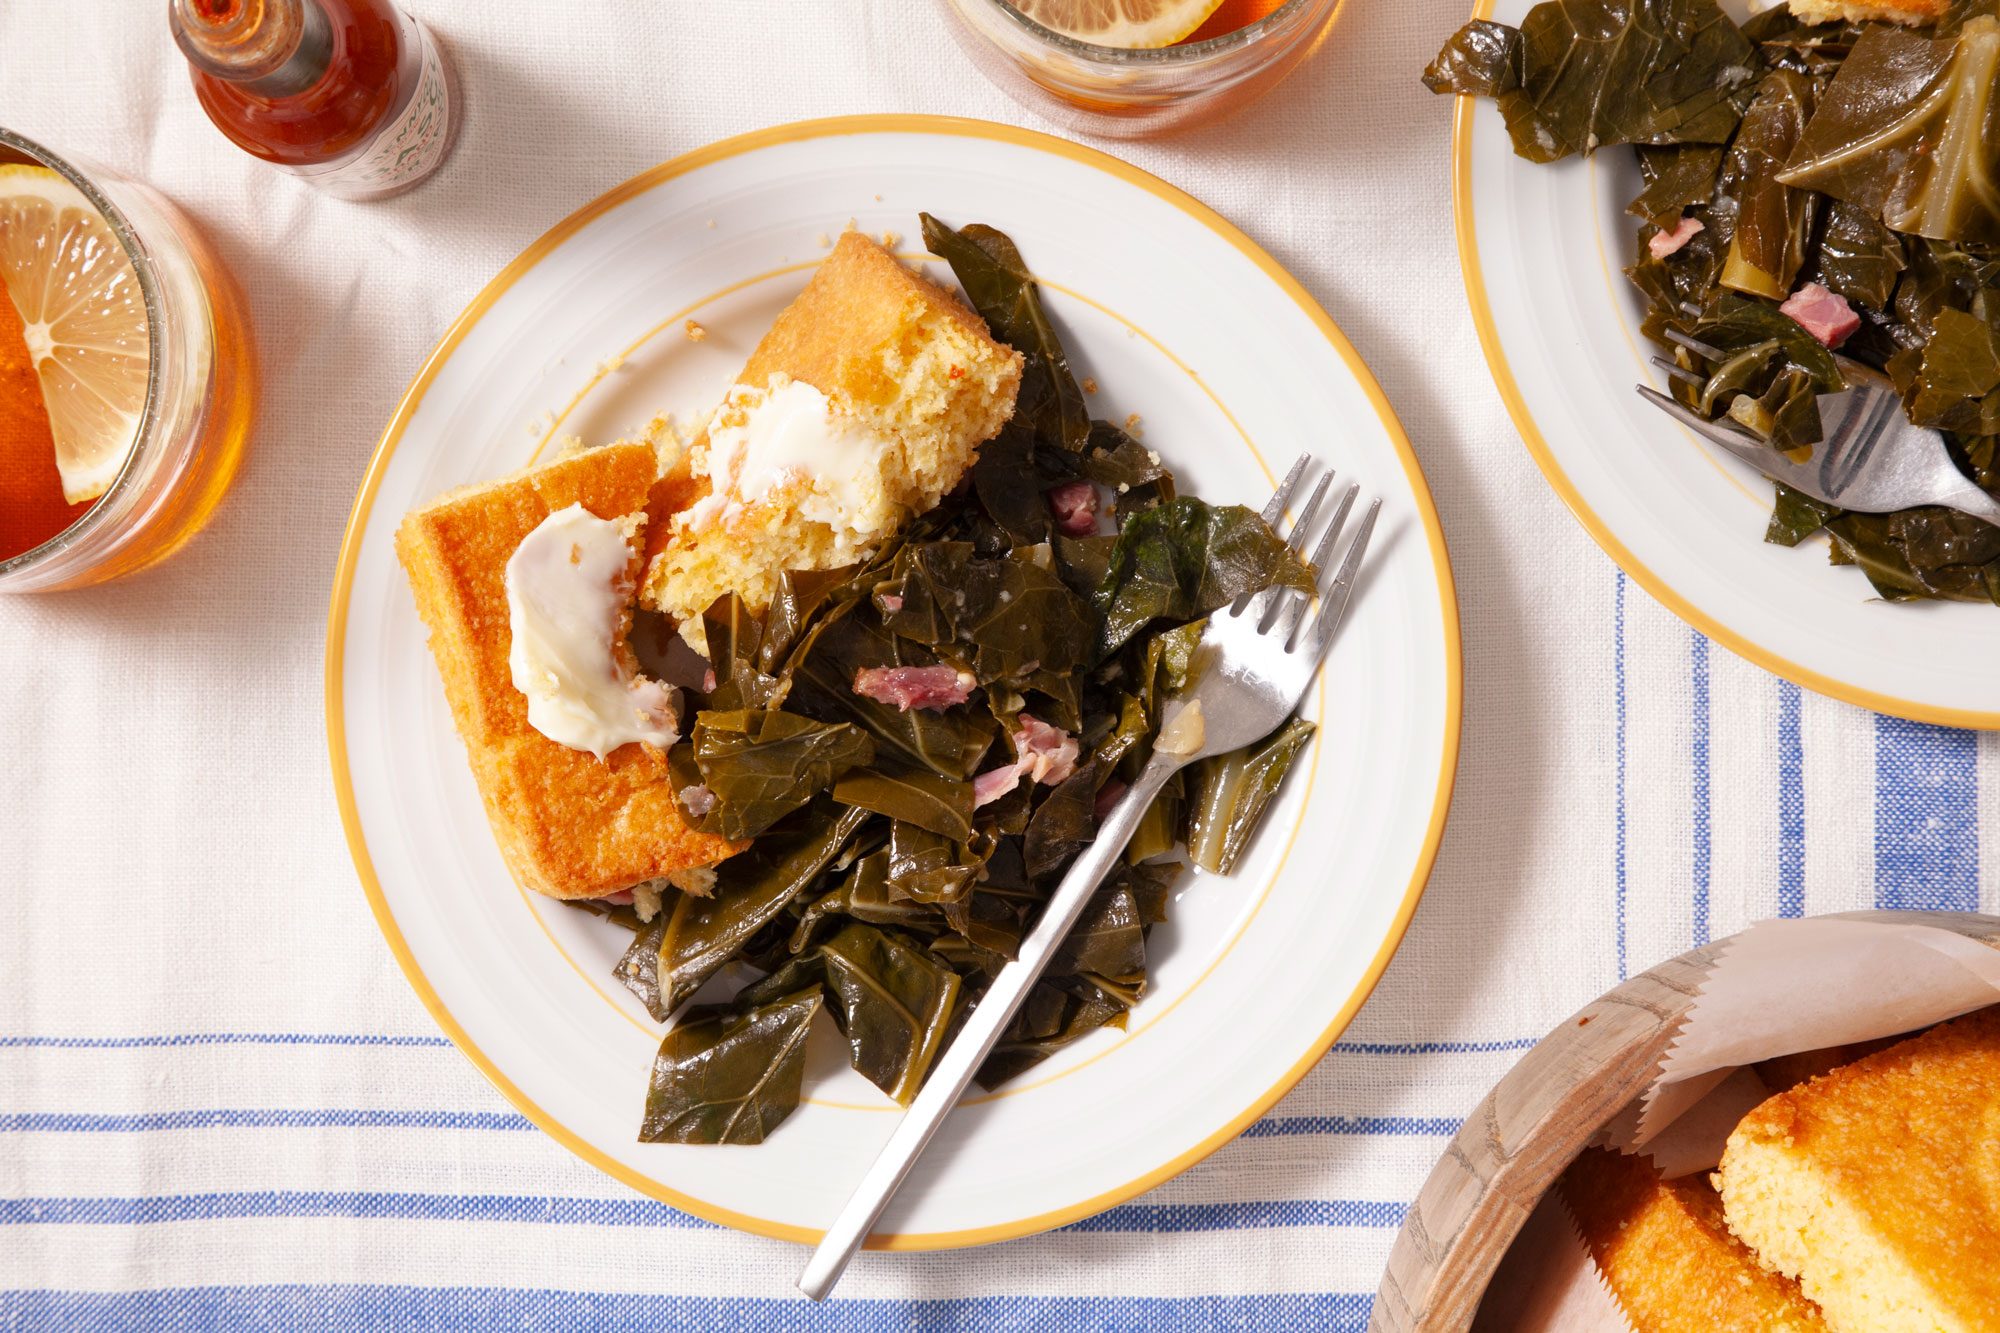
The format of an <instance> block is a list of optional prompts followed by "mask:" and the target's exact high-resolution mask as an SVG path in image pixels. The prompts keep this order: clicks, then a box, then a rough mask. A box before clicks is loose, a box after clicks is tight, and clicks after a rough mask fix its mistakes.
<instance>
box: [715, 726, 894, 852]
mask: <svg viewBox="0 0 2000 1333" xmlns="http://www.w3.org/2000/svg"><path fill="white" fill-rule="evenodd" d="M691 741H692V753H693V756H694V761H695V764H696V766H697V767H699V768H700V769H701V778H702V783H703V784H704V785H705V786H706V787H707V788H708V790H709V791H710V792H711V793H712V794H713V795H714V797H715V804H714V806H713V807H712V808H711V809H710V810H709V811H708V813H707V814H705V815H702V816H700V817H699V820H698V822H697V823H696V825H695V827H697V828H699V829H700V830H701V831H702V832H704V833H713V834H716V835H717V836H719V837H724V838H754V837H756V836H757V835H758V834H759V833H762V832H763V831H764V830H765V829H768V828H770V827H771V826H772V825H773V824H775V823H777V822H778V821H779V820H780V819H783V818H784V817H785V816H786V815H788V814H790V813H791V812H792V811H794V810H797V809H799V808H801V807H803V806H804V805H805V804H806V803H807V802H808V801H810V800H812V798H813V797H814V796H816V795H818V794H819V793H820V792H823V791H825V790H826V789H827V788H828V787H831V786H832V785H833V781H834V779H835V778H837V777H839V776H840V775H841V774H843V773H845V772H847V771H848V770H849V769H852V768H859V767H860V766H861V765H863V764H866V763H868V762H869V761H870V760H872V759H873V758H874V757H875V746H874V744H873V743H872V742H871V741H870V740H869V739H868V737H867V735H866V734H864V733H863V732H862V731H861V730H860V729H859V728H858V727H854V726H851V725H849V724H847V723H843V722H832V723H829V722H815V721H813V720H812V719H811V718H807V717H801V716H800V715H798V714H797V713H787V712H781V711H778V710H775V709H735V710H731V711H729V712H713V711H709V712H701V713H697V714H695V721H694V730H693V732H692V733H691Z"/></svg>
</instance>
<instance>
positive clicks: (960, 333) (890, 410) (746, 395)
mask: <svg viewBox="0 0 2000 1333" xmlns="http://www.w3.org/2000/svg"><path fill="white" fill-rule="evenodd" d="M1021 365H1022V361H1021V355H1020V353H1018V352H1016V351H1014V350H1013V349H1012V348H1010V347H1006V346H1003V345H1002V344H1000V343H998V342H995V341H994V340H993V338H992V336H991V335H990V334H988V333H987V331H986V326H985V324H984V323H983V322H982V321H981V320H980V318H979V317H978V316H977V315H975V314H973V313H972V312H971V311H970V310H968V309H966V308H965V306H964V305H962V304H961V303H960V302H959V301H958V299H957V298H956V297H954V296H952V295H951V294H950V293H948V292H946V291H945V290H944V289H943V288H941V287H939V286H937V285H936V284H934V283H932V282H930V281H928V280H926V279H925V278H923V277H921V276H920V275H918V274H916V273H913V272H911V271H910V270H909V269H907V268H905V267H904V266H903V265H902V264H901V263H899V262H897V260H896V258H895V256H894V255H892V254H890V253H889V252H888V251H887V250H885V249H883V248H882V247H881V246H880V245H878V244H876V243H875V242H874V241H872V240H870V239H868V238H867V237H866V236H863V235H861V234H860V233H858V232H851V231H850V232H847V233H845V234H844V235H842V236H841V238H840V241H839V243H838V244H837V245H835V246H834V248H833V253H832V254H830V255H829V256H827V258H826V260H825V262H823V263H822V264H821V265H820V266H819V269H818V270H817V271H816V272H815V273H814V274H813V276H812V279H811V281H809V282H808V283H807V284H806V286H805V290H804V291H802V292H800V293H799V295H798V297H797V299H796V300H794V301H793V302H792V303H791V304H790V305H789V306H787V307H786V308H785V309H784V311H783V312H782V313H781V314H779V316H778V318H777V321H776V322H775V323H773V324H772V326H771V329H770V331H769V332H768V333H766V334H765V335H764V339H763V341H762V342H760V343H759V344H758V345H757V349H756V351H754V352H753V353H752V354H751V356H750V360H749V363H748V364H747V365H745V366H744V368H743V373H742V374H741V375H740V376H738V377H737V387H736V388H733V389H732V390H731V392H730V396H729V398H728V399H727V400H725V402H724V404H723V406H722V407H721V408H719V409H718V411H717V413H716V415H715V417H713V418H711V419H710V421H709V424H708V426H707V428H706V429H705V430H704V431H703V433H702V434H701V436H699V437H698V438H697V439H696V440H695V441H694V442H693V444H692V447H691V448H690V449H689V451H688V460H687V463H688V469H689V471H688V476H689V478H691V480H692V490H693V491H694V492H696V493H698V494H699V495H701V496H706V495H708V493H709V490H710V486H711V484H712V483H713V482H714V481H715V480H716V479H717V478H723V479H726V478H727V477H728V475H729V461H728V460H727V459H725V458H714V457H711V456H710V455H711V449H710V445H711V443H712V437H713V436H714V435H715V433H716V432H718V431H724V430H727V429H728V428H730V427H732V426H734V427H738V428H741V427H743V426H744V424H745V422H746V420H747V417H748V414H749V412H750V411H751V410H754V409H755V408H756V407H758V406H759V405H760V403H761V402H762V401H763V396H764V395H771V394H775V393H777V392H779V391H781V390H782V389H783V388H784V387H785V386H786V385H788V384H790V383H794V382H796V383H798V384H803V385H809V386H811V388H812V389H814V390H817V391H818V393H820V394H823V395H825V397H826V399H827V401H828V404H829V406H830V409H831V413H832V417H833V419H834V420H835V421H836V423H838V424H839V425H840V426H843V427H851V428H854V429H856V430H859V431H864V432H867V433H868V434H871V435H872V436H874V437H876V439H877V440H879V443H880V446H881V447H880V448H879V450H876V451H873V452H874V453H875V454H876V456H875V457H873V458H872V459H870V460H869V461H868V462H867V463H866V464H864V465H863V466H862V467H860V468H859V469H858V475H855V473H854V472H850V471H845V470H844V471H843V475H841V476H839V477H833V478H822V477H815V476H812V475H808V474H807V473H806V472H805V471H794V472H792V473H790V474H788V480H787V481H786V483H785V484H783V485H779V486H774V487H772V488H771V489H770V490H768V491H766V492H764V493H763V494H761V495H758V496H756V497H754V498H750V499H746V500H741V501H740V502H738V498H737V497H734V496H731V495H729V494H726V493H724V494H721V495H718V496H716V497H715V498H716V503H713V504H702V503H697V504H695V505H694V506H693V507H692V508H689V509H684V510H681V512H677V513H675V514H673V515H672V517H671V518H670V519H669V518H667V517H666V516H664V515H663V514H661V513H660V512H659V511H658V509H655V510H654V511H653V523H652V524H651V531H650V534H649V536H648V544H649V548H650V549H649V554H650V555H651V563H650V564H649V566H648V568H647V572H646V581H645V586H644V588H643V590H642V592H641V599H642V600H643V601H644V602H645V604H646V605H648V606H650V607H652V608H654V609H655V610H658V611H662V612H664V613H665V614H667V615H670V616H672V617H674V618H675V619H676V620H678V621H680V622H681V623H682V626H683V632H684V633H685V632H688V630H689V628H690V627H692V628H693V629H695V630H698V629H699V624H700V621H699V618H700V616H701V613H702V612H703V611H705V610H707V609H708V606H709V604H710V603H711V602H713V601H714V600H715V599H716V598H717V597H718V596H720V595H721V594H723V593H725V592H733V593H735V594H737V595H738V596H739V597H741V598H742V599H743V600H744V602H745V603H746V604H747V605H748V606H749V608H750V609H751V610H752V611H755V612H762V611H763V609H764V608H765V607H767V606H768V605H769V604H770V602H771V599H772V597H773V596H774V595H775V594H776V591H777V584H778V576H779V575H780V574H781V573H783V572H784V571H785V570H788V569H831V568H836V567H838V566H840V565H843V564H847V563H851V562H852V561H854V560H855V559H857V558H858V556H860V555H866V554H867V553H869V552H870V551H871V550H872V549H873V548H874V547H876V546H878V545H879V544H880V542H881V541H882V540H884V539H886V538H887V537H888V536H889V535H890V534H891V533H893V532H894V530H895V529H896V528H897V527H898V526H900V525H901V523H902V522H904V521H906V520H907V519H908V518H909V517H910V516H912V515H914V514H919V513H922V512H923V511H925V510H927V509H929V508H931V507H932V506H933V505H935V504H936V503H937V502H938V500H939V499H940V498H941V497H942V496H943V495H944V493H945V492H946V491H948V490H950V489H951V488H952V487H953V486H955V485H957V484H958V481H959V479H960V478H961V477H963V476H964V475H965V472H966V469H967V468H969V467H970V466H971V465H972V462H973V459H974V458H975V456H976V455H977V453H978V450H979V446H980V445H981V444H983V443H984V442H985V441H987V440H989V439H991V438H992V437H993V436H994V435H995V434H997V433H998V432H999V430H1000V427H1001V426H1002V425H1003V424H1005V423H1006V421H1007V418H1008V417H1010V416H1012V415H1013V412H1014V396H1015V393H1016V392H1017V391H1018V390H1019V388H1020V383H1021ZM829 487H833V488H837V489H838V490H839V491H840V503H839V504H838V505H833V504H830V503H828V495H827V492H828V489H829ZM689 490H690V487H689V484H688V482H687V481H685V480H684V479H683V478H681V477H679V476H676V475H674V473H673V472H672V471H671V470H670V471H669V472H668V473H667V474H666V475H665V476H664V477H663V479H662V481H661V483H660V485H659V487H658V488H657V490H656V495H657V496H659V497H660V499H661V500H662V501H663V502H664V503H666V504H669V505H674V506H675V507H678V505H679V504H680V503H684V502H685V501H686V499H687V496H688V493H689ZM725 502H726V503H725ZM834 509H838V510H839V511H840V512H839V515H838V516H837V517H829V514H830V512H831V511H832V510H834Z"/></svg>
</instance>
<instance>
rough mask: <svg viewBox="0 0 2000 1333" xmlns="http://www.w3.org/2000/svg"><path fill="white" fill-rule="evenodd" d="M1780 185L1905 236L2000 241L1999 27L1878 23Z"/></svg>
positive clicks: (1857, 47) (1998, 23) (1982, 19)
mask: <svg viewBox="0 0 2000 1333" xmlns="http://www.w3.org/2000/svg"><path fill="white" fill-rule="evenodd" d="M1781 179H1782V180H1783V181H1784V182H1785V183H1786V184H1787V185H1791V186H1795V187H1797V188H1800V189H1808V190H1817V191H1819V192H1820V193H1821V194H1828V195H1832V196H1833V197H1834V198H1836V199H1845V200H1847V201H1848V202H1850V203H1854V204H1860V205H1862V206H1864V207H1866V208H1870V209H1874V210H1876V211H1877V212H1879V213H1880V214H1881V217H1882V220H1883V222H1885V223H1887V224H1888V226H1889V227H1890V228H1891V229H1893V230H1895V231H1899V232H1907V233H1910V234H1912V235H1916V236H1926V237H1930V238H1932V239H1934V240H1942V241H1976V242H1981V243H1984V244H1994V243H2000V19H1995V18H1994V17H1993V16H1992V15H1990V14H1982V15H1979V16H1978V17H1975V18H1972V19H1969V20H1967V21H1966V22H1965V23H1964V24H1963V25H1962V26H1961V27H1960V28H1959V29H1958V31H1957V33H1956V34H1955V35H1952V36H1946V37H1932V36H1929V35H1926V34H1925V33H1923V32H1921V31H1917V30H1913V29H1907V28H1898V27H1892V26H1887V25H1878V24H1871V25H1869V26H1868V27H1867V28H1866V29H1865V30H1864V31H1863V32H1862V34H1861V36H1860V38H1859V40H1857V41H1856V42H1855V44H1854V50H1853V53H1852V54H1851V55H1849V56H1848V57H1847V59H1846V60H1844V61H1842V62H1841V65H1840V72H1839V73H1838V74H1836V75H1835V76H1834V78H1833V82H1832V83H1831V84H1830V85H1829V86H1828V87H1827V90H1826V94H1825V96H1824V97H1822V98H1821V99H1820V105H1819V109H1818V111H1817V112H1815V113H1814V115H1813V118H1812V120H1811V122H1810V123H1809V124H1808V125H1807V126H1806V131H1805V134H1804V136H1803V137H1802V138H1801V139H1800V140H1799V144H1798V147H1797V148H1796V149H1795V150H1794V151H1793V153H1792V155H1791V158H1790V160H1789V162H1788V163H1787V164H1786V167H1785V171H1784V173H1783V175H1782V177H1781Z"/></svg>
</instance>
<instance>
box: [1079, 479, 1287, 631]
mask: <svg viewBox="0 0 2000 1333" xmlns="http://www.w3.org/2000/svg"><path fill="white" fill-rule="evenodd" d="M1280 584H1282V585H1285V586H1288V587H1293V588H1299V589H1302V590H1304V591H1307V592H1310V591H1312V587H1313V580H1312V571H1311V570H1309V569H1308V568H1307V567H1306V565H1305V563H1304V562H1303V561H1301V560H1300V559H1299V557H1298V555H1297V554H1296V553H1294V552H1293V550H1292V548H1291V547H1289V546H1287V545H1285V543H1284V542H1283V541H1282V540H1280V538H1279V537H1278V534H1276V533H1275V532H1272V531H1271V528H1270V525H1269V524H1267V523H1265V522H1264V520H1263V519H1262V518H1261V517H1259V516H1258V514H1257V512H1256V511H1255V510H1252V509H1247V508H1245V507H1244V506H1242V505H1211V504H1208V503H1207V502H1205V501H1202V500H1198V499H1196V498H1194V497H1193V496H1191V495H1184V496H1180V497H1179V498H1177V499H1174V500H1172V501H1170V502H1168V503H1166V504H1163V505H1161V506H1160V507H1159V508H1157V509H1148V510H1145V511H1143V512H1141V513H1137V514H1128V515H1126V516H1125V520H1124V522H1123V523H1121V524H1120V525H1119V528H1118V540H1117V542H1116V543H1115V544H1114V545H1113V546H1112V548H1111V556H1110V560H1109V562H1108V568H1107V569H1106V570H1105V573H1104V581H1103V582H1102V583H1100V584H1099V585H1098V588H1097V595H1096V601H1097V609H1098V612H1099V614H1100V615H1102V616H1103V618H1104V624H1103V629H1102V631H1101V633H1100V637H1099V641H1098V656H1099V657H1100V658H1103V657H1108V656H1110V655H1111V654H1112V653H1114V652H1116V651H1117V650H1118V649H1119V648H1120V647H1122V646H1124V644H1125V643H1126V642H1127V641H1128V640H1130V639H1131V638H1132V636H1133V635H1135V634H1137V633H1138V632H1139V631H1140V630H1142V629H1145V628H1146V627H1147V626H1148V625H1150V624H1152V623H1153V622H1154V621H1155V620H1159V619H1167V620H1175V621H1181V620H1192V619H1194V618H1195V617H1197V616H1205V615H1207V614H1208V613H1209V612H1210V611H1213V610H1215V609H1216V608H1217V607H1220V606H1225V605H1227V604H1228V603H1230V602H1232V601H1234V600H1236V598H1237V597H1239V596H1241V595H1242V594H1244V593H1249V592H1256V591H1258V590H1260V589H1263V588H1270V587H1276V586H1278V585H1280Z"/></svg>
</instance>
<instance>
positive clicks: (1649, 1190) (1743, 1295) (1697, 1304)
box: [1558, 1148, 1826, 1333]
mask: <svg viewBox="0 0 2000 1333" xmlns="http://www.w3.org/2000/svg"><path fill="white" fill-rule="evenodd" d="M1558 1188H1559V1189H1560V1190H1561V1191H1562V1198H1563V1202H1564V1203H1566V1204H1568V1205H1569V1210H1570V1215H1571V1216H1572V1217H1574V1218H1575V1219H1576V1223H1577V1229H1578V1230H1579V1231H1581V1232H1582V1233H1583V1240H1584V1244H1585V1245H1586V1246H1588V1247H1589V1249H1590V1254H1591V1258H1593V1259H1594V1260H1596V1261H1597V1270H1598V1272H1599V1273H1601V1274H1603V1276H1604V1282H1605V1285H1606V1286H1608V1287H1610V1289H1611V1293H1612V1295H1613V1296H1615V1297H1616V1298H1617V1300H1618V1304H1619V1306H1620V1308H1622V1309H1623V1310H1624V1312H1625V1317H1626V1318H1627V1319H1629V1320H1630V1321H1631V1323H1632V1327H1633V1329H1634V1330H1636V1333H1718V1331H1719V1330H1733V1329H1745V1330H1748V1329H1758V1330H1769V1331H1770V1333H1820V1331H1821V1330H1824V1329H1825V1328H1826V1324H1825V1322H1824V1321H1823V1320H1822V1319H1821V1318H1820V1316H1819V1312H1818V1311H1817V1310H1815V1309H1814V1308H1813V1306H1812V1303H1811V1302H1810V1301H1808V1300H1806V1298H1805V1297H1804V1296H1802V1295H1800V1294H1799V1288H1798V1285H1797V1284H1796V1283H1794V1282H1792V1281H1791V1280H1790V1279H1788V1278H1783V1277H1780V1276H1778V1275H1777V1274H1776V1273H1771V1272H1767V1271H1766V1270H1765V1269H1764V1268H1763V1267H1762V1266H1761V1265H1759V1264H1758V1262H1757V1259H1756V1256H1754V1255H1752V1254H1751V1253H1750V1251H1749V1250H1748V1249H1747V1248H1746V1247H1745V1246H1744V1244H1743V1242H1741V1241H1739V1240H1737V1239H1736V1237H1734V1236H1732V1235H1730V1234H1729V1228H1728V1226H1727V1225H1726V1224H1725V1223H1724V1222H1723V1218H1722V1200H1721V1199H1720V1198H1718V1197H1717V1195H1716V1193H1715V1190H1714V1188H1713V1187H1712V1186H1710V1185H1709V1183H1708V1182H1707V1181H1705V1180H1702V1179H1700V1178H1699V1177H1689V1178H1687V1179H1682V1180H1662V1179H1660V1175H1659V1172H1658V1171H1656V1170H1654V1168H1653V1164H1652V1162H1651V1161H1650V1160H1649V1159H1647V1158H1643V1157H1635V1156H1630V1155H1628V1154H1625V1153H1620V1152H1612V1151H1609V1150H1607V1149H1603V1148H1587V1149H1585V1150H1584V1152H1583V1155H1582V1156H1580V1157H1578V1158H1577V1159H1576V1161H1575V1162H1574V1163H1572V1164H1571V1166H1570V1168H1569V1170H1568V1171H1566V1172H1564V1173H1563V1177H1562V1180H1561V1181H1560V1182H1559V1183H1558Z"/></svg>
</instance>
